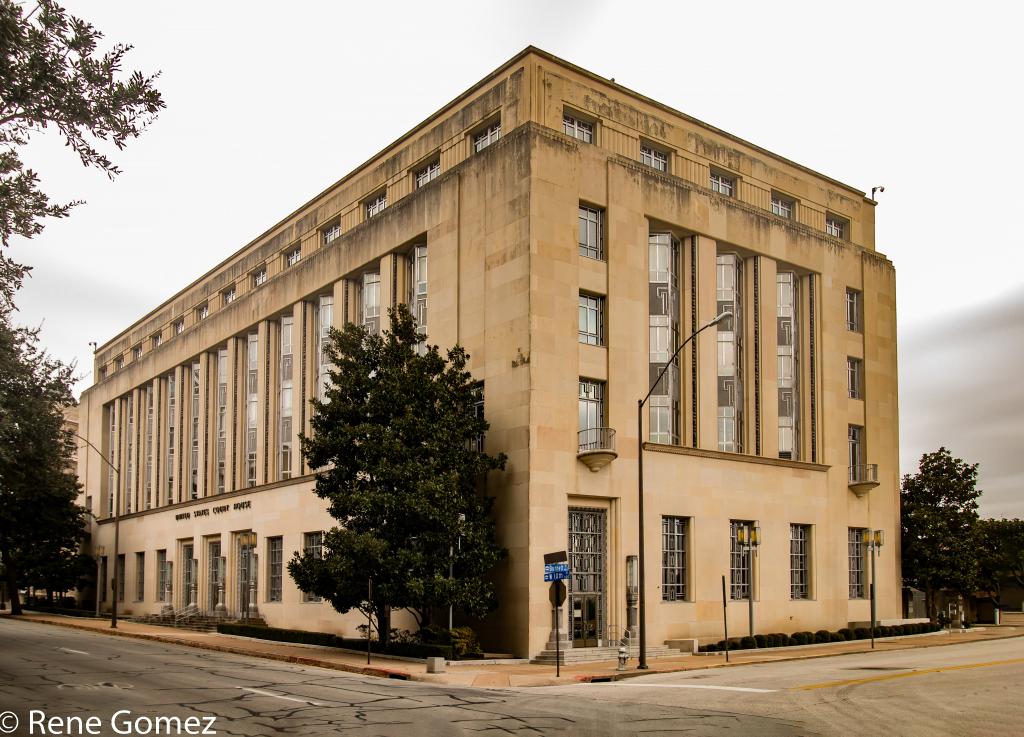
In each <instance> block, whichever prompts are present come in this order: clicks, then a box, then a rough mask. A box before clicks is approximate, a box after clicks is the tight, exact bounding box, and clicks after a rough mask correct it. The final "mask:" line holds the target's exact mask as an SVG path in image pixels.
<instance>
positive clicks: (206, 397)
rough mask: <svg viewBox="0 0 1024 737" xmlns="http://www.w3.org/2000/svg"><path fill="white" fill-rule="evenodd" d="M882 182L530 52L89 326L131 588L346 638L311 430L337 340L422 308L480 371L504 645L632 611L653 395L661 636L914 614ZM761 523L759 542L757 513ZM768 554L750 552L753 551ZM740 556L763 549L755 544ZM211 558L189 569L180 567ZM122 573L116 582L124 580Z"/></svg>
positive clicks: (526, 645)
mask: <svg viewBox="0 0 1024 737" xmlns="http://www.w3.org/2000/svg"><path fill="white" fill-rule="evenodd" d="M874 204H875V203H874V202H872V201H871V200H870V199H869V198H867V197H865V195H864V193H863V192H861V191H859V190H857V189H854V188H852V187H850V186H847V185H845V184H842V183H840V182H837V181H835V180H833V179H830V178H829V177H826V176H824V175H821V174H818V173H816V172H814V171H811V170H809V169H807V168H806V167H803V166H800V165H798V164H796V163H794V162H791V161H788V160H786V159H784V158H782V157H780V156H777V155H775V154H772V153H770V152H768V151H765V150H764V149H761V148H759V147H757V146H756V145H753V144H751V143H748V142H746V141H743V140H741V139H739V138H737V137H735V136H732V135H730V134H728V133H725V132H723V131H721V130H718V129H716V128H714V127H712V126H710V125H707V124H705V123H702V122H700V121H697V120H695V119H693V118H691V117H689V116H687V115H685V114H683V113H680V112H678V111H676V110H673V109H671V108H669V107H667V106H666V105H663V104H660V103H658V102H655V101H653V100H651V99H648V98H646V97H644V96H642V95H640V94H637V93H635V92H633V91H630V90H628V89H625V88H624V87H622V86H620V85H617V84H615V83H614V82H612V81H610V80H607V79H603V78H601V77H598V76H596V75H594V74H592V73H590V72H587V71H585V70H583V69H580V68H578V67H575V66H573V65H571V64H569V63H567V62H565V61H563V60H560V59H558V58H555V57H553V56H551V55H549V54H547V53H545V52H543V51H540V50H538V49H535V48H532V47H531V48H527V49H526V50H524V51H523V52H522V53H520V54H518V55H517V56H516V57H514V58H513V59H511V60H510V61H509V62H507V63H506V64H504V65H503V66H502V67H500V68H499V69H498V70H496V71H495V72H493V73H492V74H490V75H488V76H487V77H486V78H485V79H484V80H483V81H481V82H480V83H478V84H477V85H475V86H474V87H473V88H472V89H470V90H468V91H467V92H466V93H464V94H463V95H461V96H460V97H459V98H457V99H456V100H454V101H453V102H451V103H450V104H448V105H447V106H445V107H444V108H443V109H441V110H440V111H438V112H437V113H435V114H434V115H432V116H431V117H430V118H428V119H427V120H426V121H424V122H423V123H422V124H421V125H419V126H417V127H416V128H415V129H413V130H412V131H410V132H409V133H407V134H406V135H404V136H403V137H401V138H400V139H399V140H397V141H396V142H394V143H393V144H392V145H390V146H388V147H387V148H386V149H385V150H384V151H382V152H380V153H379V154H377V155H375V156H374V157H372V158H371V159H370V160H369V161H367V162H366V163H365V164H363V165H362V166H360V167H359V168H358V169H356V170H355V171H353V172H352V173H350V174H348V175H347V176H345V177H344V178H343V179H341V180H340V181H338V182H337V183H336V184H334V185H333V186H331V187H330V188H329V189H327V190H326V191H324V192H322V193H321V194H319V195H317V196H316V197H314V198H313V199H311V200H310V201H309V202H307V203H306V204H304V205H302V206H301V207H299V208H298V209H297V210H295V211H294V212H293V213H291V214H290V215H288V216H287V217H285V218H283V219H282V220H280V221H279V222H278V223H277V224H275V225H274V226H273V227H271V228H270V229H268V230H267V231H266V232H265V233H263V234H262V235H260V236H259V237H258V238H256V239H255V240H253V241H252V242H251V243H249V244H247V245H245V246H244V247H242V248H241V249H239V250H237V251H235V252H234V253H232V255H231V256H229V257H228V258H227V259H225V260H224V261H223V262H222V263H220V264H218V265H217V266H216V267H214V268H213V269H211V270H210V271H209V272H207V273H206V274H204V275H202V276H201V277H199V278H198V279H197V280H196V281H195V282H193V283H192V284H190V285H188V286H187V287H185V288H184V289H182V290H181V291H180V292H179V293H177V294H176V295H175V296H174V297H173V298H171V299H170V300H168V301H166V302H165V303H163V304H161V305H159V306H157V307H156V308H155V309H153V310H152V311H151V312H150V313H149V314H147V315H145V316H144V317H142V318H141V319H139V320H137V321H136V322H134V323H133V324H132V325H130V326H128V327H127V328H126V329H125V330H124V331H123V332H122V333H120V334H119V335H117V336H115V337H114V338H112V339H111V340H109V341H108V342H106V343H105V344H103V345H102V346H100V347H99V348H98V350H97V351H96V354H95V372H94V375H95V376H96V377H97V381H96V382H95V384H94V385H93V386H92V387H90V388H89V389H88V390H86V391H85V392H84V394H83V397H82V400H81V407H80V423H81V425H80V427H81V430H80V432H81V433H82V434H83V435H84V436H85V437H87V438H88V439H89V440H90V441H91V442H92V443H93V444H94V445H95V446H96V447H97V448H99V449H101V450H102V452H103V454H104V456H105V457H106V460H103V459H100V458H99V457H98V453H95V452H92V451H90V452H82V453H80V458H79V469H80V474H79V475H80V477H81V478H82V480H83V482H84V485H85V492H84V494H85V495H86V496H87V497H88V498H89V499H90V500H91V502H92V507H93V508H92V509H91V511H92V512H93V514H94V515H95V517H96V520H97V521H96V524H95V528H94V531H93V532H94V534H93V542H94V545H96V546H102V548H103V551H104V557H105V559H106V560H107V564H106V565H107V568H106V570H107V571H109V572H110V575H112V571H113V557H112V556H113V555H114V527H115V525H114V519H115V515H119V516H120V535H119V540H118V549H117V551H116V552H117V553H118V554H119V555H121V556H123V558H122V561H123V565H124V571H125V573H124V576H123V578H122V581H123V583H122V584H121V587H122V588H123V602H122V603H120V604H119V607H120V609H121V610H122V611H123V612H125V613H128V614H132V615H138V614H147V613H158V612H160V611H162V610H163V611H167V610H168V608H173V609H174V610H176V611H181V610H183V609H186V608H188V607H190V606H191V607H194V608H195V609H196V610H198V611H200V612H210V613H214V612H222V613H225V614H226V615H228V616H241V615H244V614H246V613H250V614H252V613H255V612H256V611H258V613H259V614H260V615H261V616H262V617H263V618H264V619H265V620H266V621H267V623H268V624H271V625H276V626H284V627H294V628H303V629H311V630H323V631H331V632H337V633H342V634H346V635H354V634H355V631H356V630H355V628H356V627H357V626H358V625H359V624H360V623H361V620H360V619H359V618H358V617H357V616H355V615H353V614H350V615H345V616H343V615H340V614H338V613H336V612H334V611H333V610H332V609H331V607H330V605H329V604H327V603H324V602H317V601H307V600H306V598H307V597H304V595H303V594H302V592H300V591H299V590H297V588H296V587H295V585H294V584H293V583H292V582H291V580H290V578H289V576H288V573H287V570H286V564H287V561H288V559H289V558H290V557H291V556H292V553H293V552H294V551H297V550H301V549H303V548H304V547H307V546H315V545H316V544H317V541H318V536H317V535H318V533H319V532H320V531H323V530H326V529H329V528H330V527H331V526H333V525H334V520H333V519H332V518H331V517H330V516H329V515H328V514H327V512H326V508H325V505H324V503H323V502H322V501H320V500H319V499H317V498H316V497H315V496H314V494H313V493H312V487H313V478H314V477H313V470H312V469H310V468H308V467H307V466H306V465H305V464H304V462H303V459H302V457H301V454H300V453H299V452H298V433H299V432H300V431H302V430H306V431H308V429H309V421H310V405H309V400H310V399H311V398H312V397H313V396H314V395H315V393H316V392H317V390H318V386H319V384H320V382H321V381H322V376H323V373H322V372H323V366H322V365H321V364H322V361H321V360H320V358H319V355H320V354H319V340H320V336H321V334H322V331H323V329H324V328H325V326H326V325H335V326H340V325H342V324H343V323H344V322H346V321H355V322H361V323H364V324H367V325H368V326H370V327H371V328H373V329H380V328H386V327H387V320H388V318H387V309H388V307H389V306H391V305H393V304H395V303H396V302H399V301H408V302H410V303H411V304H412V305H413V306H414V307H415V308H416V310H415V311H416V312H417V314H418V315H419V317H420V318H421V319H422V320H423V321H424V322H425V325H426V330H427V332H428V334H429V340H430V342H431V343H437V344H439V345H440V346H442V347H446V346H451V345H453V344H455V343H460V344H462V345H463V346H465V347H466V349H467V350H468V351H469V353H470V354H471V356H472V358H471V363H470V369H471V371H472V373H473V375H474V377H475V378H476V379H478V380H479V381H481V382H483V386H484V397H485V400H484V412H485V415H486V418H487V420H488V421H489V422H490V431H489V432H488V434H487V437H486V440H485V444H486V449H487V450H488V451H489V452H492V453H493V452H498V451H503V452H505V453H506V454H507V455H508V465H507V468H506V469H505V470H504V471H503V472H496V473H493V474H492V475H491V476H490V478H489V479H488V483H487V493H488V494H490V495H492V496H493V497H494V499H495V507H494V510H495V515H496V520H497V526H498V535H499V540H500V542H501V544H502V545H503V546H504V547H506V548H507V549H508V551H509V555H508V557H507V559H506V560H505V561H504V562H503V563H502V564H501V566H500V567H499V569H498V570H496V571H495V573H494V575H495V577H496V580H497V584H498V592H499V598H500V607H499V608H498V610H497V611H495V612H494V613H493V614H492V615H490V616H489V617H488V618H487V619H486V620H485V621H483V622H482V623H476V626H477V628H478V630H479V631H480V634H481V638H482V640H483V642H484V644H485V646H486V647H487V648H488V649H489V650H492V651H493V650H498V651H505V652H511V653H515V654H517V655H520V656H526V655H534V654H536V653H538V652H539V651H541V650H543V649H544V648H545V645H546V643H547V642H548V640H549V637H550V630H551V609H550V604H549V602H548V596H547V589H548V584H546V583H545V582H544V580H543V568H544V565H543V555H544V554H545V553H549V552H554V551H560V550H568V552H569V559H570V563H571V566H572V570H573V574H572V578H571V579H570V599H569V602H568V605H567V606H566V608H565V609H564V610H563V613H562V616H563V621H562V626H563V627H565V628H567V629H568V631H569V632H570V637H571V639H572V640H573V643H574V646H576V647H586V646H591V645H596V644H605V643H606V642H607V641H608V640H609V639H612V638H617V637H618V636H619V634H620V633H621V632H622V631H623V630H625V629H626V628H627V627H628V626H629V625H630V623H631V621H630V615H629V613H628V610H629V608H630V605H631V604H632V603H633V601H634V597H633V596H632V595H631V593H630V591H628V589H629V587H630V585H631V584H633V582H634V581H633V578H632V577H631V575H630V573H629V570H630V566H631V565H632V563H631V560H630V559H631V557H632V556H636V555H637V554H638V552H639V551H638V529H639V520H638V512H637V507H638V503H637V502H638V493H637V460H638V459H637V453H638V449H637V447H638V437H637V434H638V429H637V402H638V400H639V399H641V398H643V397H644V396H645V395H646V394H647V392H648V390H649V389H650V385H651V382H652V381H653V379H654V378H656V376H657V375H658V372H659V371H660V370H661V369H662V368H664V367H665V366H666V363H667V362H668V360H669V357H670V354H671V352H672V351H673V350H674V349H675V347H676V346H677V345H678V344H679V343H680V342H681V341H683V340H686V339H687V338H689V337H690V336H691V335H692V334H693V333H694V332H696V331H697V330H699V329H700V328H701V327H703V326H704V325H706V324H707V323H709V322H710V321H711V320H713V319H714V318H715V317H716V316H717V315H719V314H720V313H722V312H728V313H730V315H729V316H727V317H726V318H724V319H723V320H722V321H721V322H720V323H718V324H717V325H716V326H715V327H711V328H709V329H706V330H704V331H702V332H701V333H700V335H699V336H698V337H697V338H696V339H695V340H692V341H691V342H689V343H687V345H686V346H685V347H684V348H683V350H682V352H681V353H680V354H679V357H678V359H677V361H675V362H673V363H672V364H671V366H669V368H668V370H667V372H666V376H665V378H664V379H663V380H662V382H661V383H660V384H659V385H658V387H657V388H656V389H655V391H654V393H653V394H652V396H651V398H650V400H649V402H648V403H647V405H645V406H644V410H643V422H644V428H643V440H644V445H643V451H642V452H643V453H644V473H645V517H644V520H643V524H644V528H645V530H646V550H645V561H646V587H645V595H646V603H647V606H646V610H647V628H648V638H647V639H648V643H649V644H657V643H661V642H663V641H665V640H669V639H677V638H688V637H696V638H701V639H702V640H712V639H717V638H719V637H720V636H721V634H722V577H723V576H724V577H725V580H726V589H727V594H728V597H729V602H728V605H727V610H728V616H729V629H730V634H740V635H743V634H747V626H748V616H749V606H748V601H747V597H748V596H750V595H752V596H753V598H754V617H755V629H756V631H757V632H761V633H767V632H794V631H798V630H817V629H821V628H828V629H836V628H839V627H843V626H846V625H847V624H848V623H849V622H858V621H865V620H867V619H868V618H869V601H868V592H869V582H868V578H869V571H868V568H869V565H868V551H867V548H866V547H865V546H864V544H863V542H862V541H861V532H860V531H861V530H881V531H883V532H884V534H885V536H886V538H885V541H886V545H885V546H883V547H882V548H881V549H880V551H879V554H878V558H877V574H876V580H877V600H878V614H879V617H880V618H883V619H893V618H898V617H899V616H900V590H899V585H900V566H899V542H898V541H899V534H898V531H899V505H898V484H899V479H898V456H899V454H898V445H899V438H898V430H897V428H898V423H897V420H898V418H897V376H896V297H895V294H896V293H895V274H894V270H893V266H892V264H891V263H890V262H889V261H888V260H887V259H886V258H885V256H883V255H882V254H880V253H879V252H878V251H877V250H876V248H875V228H874ZM754 527H756V528H757V530H758V531H759V543H760V544H759V546H758V547H757V548H755V550H754V552H753V554H750V553H747V552H746V551H745V550H744V549H743V547H742V546H740V545H739V544H738V542H737V537H738V535H739V533H738V531H739V530H740V529H741V528H745V529H746V528H751V529H752V528H754ZM748 556H750V557H748ZM751 558H752V563H751ZM193 561H194V562H193ZM110 596H111V594H110V593H109V592H106V593H105V595H104V598H105V600H106V603H105V604H104V606H109V604H110V601H109V599H110Z"/></svg>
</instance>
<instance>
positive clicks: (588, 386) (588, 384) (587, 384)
mask: <svg viewBox="0 0 1024 737" xmlns="http://www.w3.org/2000/svg"><path fill="white" fill-rule="evenodd" d="M604 389H605V384H604V382H603V381H596V380H594V379H586V378H582V377H581V378H580V392H579V415H580V424H579V428H580V432H579V449H580V450H593V449H595V448H601V447H602V445H601V440H602V439H601V429H602V428H603V427H604V426H605V422H604Z"/></svg>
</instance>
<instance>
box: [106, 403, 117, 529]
mask: <svg viewBox="0 0 1024 737" xmlns="http://www.w3.org/2000/svg"><path fill="white" fill-rule="evenodd" d="M107 415H108V419H109V421H110V422H109V426H108V428H107V456H108V461H109V463H108V465H107V516H108V517H113V516H114V512H115V506H114V496H115V494H117V481H118V479H117V477H116V476H115V475H114V469H115V468H117V400H114V401H113V402H111V403H110V404H109V405H108V407H107Z"/></svg>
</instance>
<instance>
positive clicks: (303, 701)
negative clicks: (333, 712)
mask: <svg viewBox="0 0 1024 737" xmlns="http://www.w3.org/2000/svg"><path fill="white" fill-rule="evenodd" d="M236 688H238V689H240V690H242V691H248V692H249V693H254V694H259V695H260V696H272V697H274V698H275V699H282V700H283V701H297V702H299V703H300V704H309V705H310V706H323V704H321V703H318V702H316V701H310V700H309V699H298V698H295V697H294V696H282V695H281V694H276V693H271V692H270V691H261V690H260V689H258V688H246V687H244V686H236Z"/></svg>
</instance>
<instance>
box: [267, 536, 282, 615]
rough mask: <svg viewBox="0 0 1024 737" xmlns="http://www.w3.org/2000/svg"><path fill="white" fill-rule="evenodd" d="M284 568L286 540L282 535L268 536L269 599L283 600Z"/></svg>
mask: <svg viewBox="0 0 1024 737" xmlns="http://www.w3.org/2000/svg"><path fill="white" fill-rule="evenodd" d="M283 569H284V542H283V541H282V539H281V538H280V537H268V538H267V601H281V600H282V591H281V589H282V586H281V582H282V580H283V578H284V576H283V575H282V572H283Z"/></svg>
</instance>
